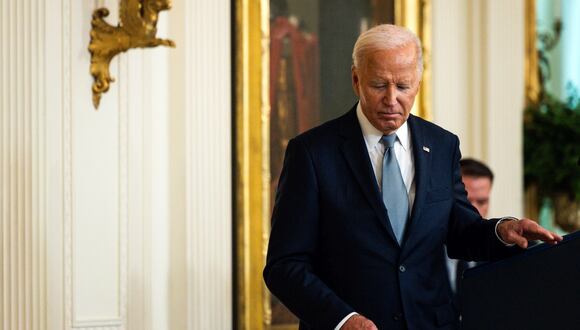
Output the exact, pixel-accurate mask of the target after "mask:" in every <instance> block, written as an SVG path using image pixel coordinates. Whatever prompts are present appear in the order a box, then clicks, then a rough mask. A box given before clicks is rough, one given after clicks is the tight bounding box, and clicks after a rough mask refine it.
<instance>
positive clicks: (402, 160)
mask: <svg viewBox="0 0 580 330" xmlns="http://www.w3.org/2000/svg"><path fill="white" fill-rule="evenodd" d="M356 116H357V118H358V122H359V124H360V127H361V130H362V133H363V137H364V139H365V144H366V146H367V151H368V153H369V158H370V160H371V163H372V165H373V170H374V172H375V178H376V179H377V183H378V184H379V189H381V187H382V182H383V156H384V155H385V145H384V144H382V143H381V138H382V137H383V133H382V132H381V131H379V130H378V129H377V128H376V127H374V126H373V125H372V124H371V122H370V121H369V120H368V119H367V117H366V116H365V114H364V113H363V112H362V108H361V107H360V103H359V105H358V106H357V108H356ZM394 134H397V139H396V140H395V146H394V148H395V156H396V158H397V163H399V169H400V170H401V176H402V177H403V182H405V187H406V188H407V195H408V196H409V214H411V210H412V209H413V202H414V201H415V180H414V178H415V162H414V158H413V145H412V142H411V132H410V130H409V125H407V122H406V121H405V123H403V125H401V127H399V129H398V130H396V131H395V133H394Z"/></svg>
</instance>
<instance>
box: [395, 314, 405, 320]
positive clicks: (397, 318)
mask: <svg viewBox="0 0 580 330" xmlns="http://www.w3.org/2000/svg"><path fill="white" fill-rule="evenodd" d="M402 318H403V315H402V314H401V313H397V314H394V315H393V320H395V321H400V320H401V319H402Z"/></svg>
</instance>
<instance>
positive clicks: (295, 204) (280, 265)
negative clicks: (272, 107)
mask: <svg viewBox="0 0 580 330" xmlns="http://www.w3.org/2000/svg"><path fill="white" fill-rule="evenodd" d="M318 193H319V191H318V184H317V177H316V171H315V167H314V163H313V159H312V157H311V154H310V153H309V151H308V149H307V147H306V145H305V143H304V141H303V140H301V139H300V138H297V139H293V140H291V141H290V142H289V143H288V147H287V149H286V155H285V158H284V166H283V169H282V174H281V176H280V182H279V184H278V190H277V192H276V200H275V204H274V210H273V214H272V230H271V234H270V241H269V245H268V256H267V261H266V267H265V269H264V280H265V282H266V285H267V286H268V288H269V289H270V291H271V292H272V293H273V294H274V295H275V296H276V297H277V298H278V299H280V301H282V302H283V303H284V305H285V306H286V307H288V308H289V309H290V310H291V311H292V312H293V313H294V314H296V316H298V317H299V318H300V319H301V320H302V321H303V322H304V323H306V324H307V325H308V326H310V327H313V328H321V329H333V328H334V327H335V326H336V325H337V324H338V323H339V322H340V321H341V320H342V319H343V318H344V317H345V316H346V315H348V314H349V313H351V312H353V309H352V308H351V307H350V306H349V305H348V304H346V303H345V302H344V301H342V300H341V299H340V298H339V297H338V296H337V295H336V294H335V293H334V292H333V291H332V290H331V289H330V288H329V287H328V286H327V285H326V284H325V283H324V282H323V281H322V280H321V279H320V278H319V277H318V276H317V274H316V271H315V262H314V261H315V260H316V254H317V238H318V237H319V199H318Z"/></svg>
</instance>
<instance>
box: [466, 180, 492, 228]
mask: <svg viewBox="0 0 580 330" xmlns="http://www.w3.org/2000/svg"><path fill="white" fill-rule="evenodd" d="M462 180H463V184H464V185H465V190H466V191H467V199H468V200H469V202H470V203H471V205H473V206H474V207H475V208H476V209H477V211H478V212H479V214H481V216H482V217H484V218H486V217H487V211H488V210H489V195H490V193H491V181H490V180H489V178H485V177H479V178H476V177H473V176H463V177H462Z"/></svg>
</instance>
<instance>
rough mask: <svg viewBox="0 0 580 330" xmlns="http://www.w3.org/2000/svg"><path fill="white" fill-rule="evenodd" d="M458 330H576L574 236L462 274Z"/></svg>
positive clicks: (578, 237) (579, 254) (578, 249)
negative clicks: (460, 315)
mask: <svg viewBox="0 0 580 330" xmlns="http://www.w3.org/2000/svg"><path fill="white" fill-rule="evenodd" d="M460 301H461V309H462V312H461V314H462V329H465V330H479V329H482V330H483V329H485V330H489V329H493V330H502V329H506V330H519V329H538V330H540V329H541V330H546V329H564V330H568V329H569V330H578V329H580V231H579V232H576V233H573V234H569V235H566V236H565V237H564V240H563V241H562V242H560V243H558V244H557V245H548V244H541V245H538V246H536V247H533V248H529V249H528V250H526V251H525V252H523V253H522V254H520V255H517V256H514V257H511V258H508V259H505V260H501V261H498V262H494V263H488V264H485V265H482V266H479V267H476V268H473V269H469V270H467V271H466V272H465V273H464V275H463V280H462V289H461V296H460Z"/></svg>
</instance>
